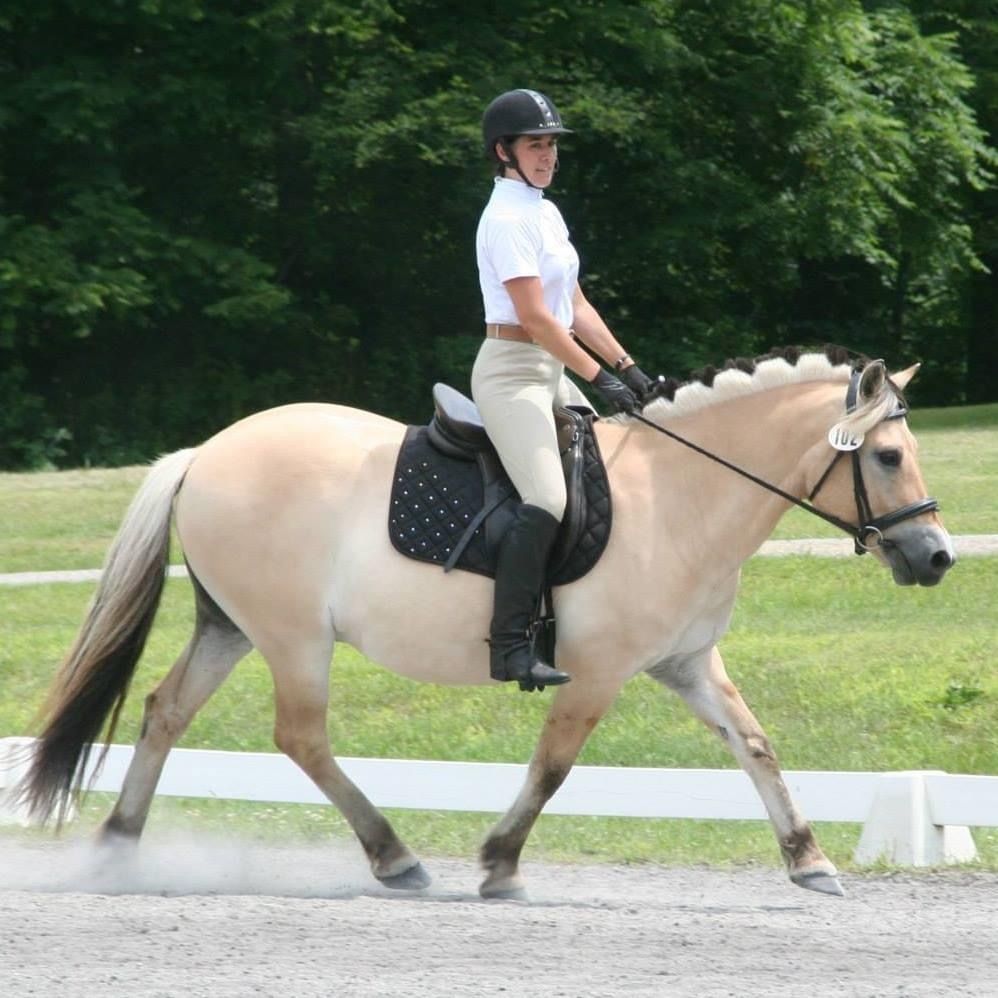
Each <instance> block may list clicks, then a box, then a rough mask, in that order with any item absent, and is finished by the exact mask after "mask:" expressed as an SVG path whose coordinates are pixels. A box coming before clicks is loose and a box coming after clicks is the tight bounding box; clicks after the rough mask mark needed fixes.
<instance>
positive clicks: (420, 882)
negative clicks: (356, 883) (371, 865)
mask: <svg viewBox="0 0 998 998" xmlns="http://www.w3.org/2000/svg"><path fill="white" fill-rule="evenodd" d="M378 880H380V881H381V883H382V884H384V886H385V887H390V888H391V889H392V890H393V891H421V890H422V889H423V888H424V887H429V886H430V883H431V882H432V880H433V878H432V877H431V876H430V875H429V874H428V873H427V872H426V867H425V866H423V864H422V863H416V865H415V866H410V867H409V869H408V870H403V871H402V873H396V874H395V875H394V876H393V877H378Z"/></svg>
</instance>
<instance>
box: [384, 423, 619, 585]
mask: <svg viewBox="0 0 998 998" xmlns="http://www.w3.org/2000/svg"><path fill="white" fill-rule="evenodd" d="M584 423H585V426H584V431H580V434H581V436H580V439H579V440H578V441H573V445H574V446H577V447H579V448H580V449H581V462H580V463H574V462H573V464H572V469H573V470H572V477H571V478H570V479H569V480H568V483H567V484H568V487H569V500H568V505H567V509H566V516H565V519H564V520H563V521H562V525H561V530H560V532H559V535H558V539H557V540H556V541H555V546H554V549H553V551H552V554H551V559H550V561H549V564H548V584H549V585H552V586H555V585H557V586H561V585H567V584H568V583H569V582H574V581H576V580H577V579H579V578H581V577H582V576H583V575H585V574H586V573H587V572H588V571H589V570H590V569H591V568H592V567H593V565H595V564H596V562H597V561H598V560H599V557H600V555H601V554H602V553H603V549H604V548H605V547H606V543H607V540H608V539H609V536H610V526H611V519H612V511H611V502H610V484H609V482H608V481H607V477H606V469H605V467H604V465H603V458H602V455H601V454H600V451H599V444H598V443H597V441H596V435H595V434H594V433H593V431H592V421H591V420H585V421H584ZM576 456H577V457H578V456H579V455H576ZM565 457H566V466H568V455H567V454H566V455H565ZM519 502H520V497H519V495H518V494H517V492H516V490H515V489H514V488H513V485H512V483H511V482H510V480H509V478H508V477H507V476H506V474H505V472H504V471H503V470H502V466H501V464H500V463H499V461H498V459H497V458H496V455H495V451H484V452H482V453H481V454H479V455H478V457H477V459H476V460H467V459H460V458H457V457H452V456H450V455H447V454H443V453H441V452H440V451H439V450H437V449H436V448H435V447H434V446H433V445H432V443H430V440H429V433H428V427H426V426H410V427H409V428H408V429H407V431H406V435H405V439H404V440H403V442H402V446H401V448H400V449H399V454H398V459H397V461H396V465H395V475H394V479H393V482H392V494H391V499H390V504H389V517H388V532H389V535H390V537H391V541H392V544H393V546H394V547H395V549H396V550H397V551H399V552H401V553H402V554H404V555H406V556H407V557H409V558H415V559H416V560H418V561H426V562H430V563H433V564H437V565H440V566H445V565H448V562H450V561H452V560H453V555H454V552H455V549H458V548H460V556H459V557H458V558H457V560H456V562H454V564H453V565H451V566H449V567H454V568H460V569H463V570H465V571H468V572H476V573H478V574H480V575H487V576H489V577H490V578H495V564H496V559H495V555H496V549H497V547H498V543H499V540H500V538H501V536H502V534H503V532H504V530H505V528H506V527H507V526H508V524H509V521H510V519H511V518H512V515H513V511H514V510H515V508H516V506H517V505H518V504H519ZM486 504H488V505H489V507H491V508H490V510H489V511H488V513H487V515H486V516H484V518H483V517H482V516H481V513H482V510H483V507H484V506H486ZM476 518H477V519H478V520H479V522H478V523H477V524H476V523H475V521H476ZM466 535H467V536H466Z"/></svg>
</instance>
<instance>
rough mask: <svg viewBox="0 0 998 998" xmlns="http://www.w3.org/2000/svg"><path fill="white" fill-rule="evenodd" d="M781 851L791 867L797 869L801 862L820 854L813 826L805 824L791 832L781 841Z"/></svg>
mask: <svg viewBox="0 0 998 998" xmlns="http://www.w3.org/2000/svg"><path fill="white" fill-rule="evenodd" d="M780 849H781V851H782V852H783V855H784V857H785V858H786V860H787V862H788V863H789V864H790V866H791V867H797V866H799V865H800V864H801V862H802V861H803V860H804V859H805V858H808V857H812V856H813V855H814V854H816V853H819V850H818V847H817V843H816V842H815V840H814V833H813V832H812V831H811V826H810V825H807V824H804V825H801V826H799V827H797V828H794V829H792V830H791V831H790V833H789V834H788V835H785V836H783V838H781V839H780Z"/></svg>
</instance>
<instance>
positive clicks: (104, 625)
mask: <svg viewBox="0 0 998 998" xmlns="http://www.w3.org/2000/svg"><path fill="white" fill-rule="evenodd" d="M195 453H196V449H189V450H181V451H177V452H175V453H173V454H168V455H166V456H165V457H162V458H160V460H159V461H157V462H156V464H154V465H153V467H152V468H151V469H150V470H149V473H148V475H147V476H146V478H145V481H143V483H142V485H141V486H140V488H139V491H138V492H137V493H136V495H135V498H134V499H133V500H132V503H131V505H130V506H129V507H128V512H127V513H126V514H125V518H124V520H123V521H122V524H121V527H120V528H119V530H118V534H117V536H116V537H115V539H114V541H113V543H112V544H111V548H110V550H109V551H108V553H107V558H106V559H105V562H104V568H103V570H102V572H101V578H100V583H99V584H98V586H97V592H96V593H95V594H94V598H93V601H92V602H91V604H90V608H89V610H88V611H87V616H86V619H85V620H84V622H83V626H82V627H81V628H80V631H79V633H78V634H77V636H76V641H75V642H74V644H73V647H72V648H71V649H70V651H69V653H68V654H67V655H66V658H65V659H64V660H63V663H62V665H61V667H60V669H59V673H58V675H57V676H56V679H55V682H54V683H53V684H52V688H51V690H50V691H49V695H48V700H47V701H46V703H45V706H44V707H43V708H42V711H41V715H40V718H39V721H38V724H39V726H40V728H41V733H40V735H39V737H38V739H37V741H36V742H35V743H34V745H33V748H32V757H31V762H30V765H29V767H28V771H27V774H26V775H25V777H24V779H23V780H22V781H21V783H20V784H19V786H18V788H17V791H16V793H17V796H18V798H19V799H20V800H21V801H22V802H23V803H24V804H26V805H27V807H28V810H29V812H30V814H31V816H32V817H33V818H35V819H37V820H39V821H41V822H45V821H47V820H48V819H49V818H51V817H52V815H53V813H54V814H55V815H56V821H57V823H61V822H62V821H63V819H64V818H65V816H66V812H67V809H68V807H69V805H70V802H71V801H72V800H73V799H74V798H76V797H78V796H79V793H80V790H81V788H82V784H83V777H84V773H85V771H86V767H87V761H88V759H89V757H90V750H91V749H92V747H93V743H94V742H95V741H97V739H98V737H99V736H100V733H101V729H102V728H103V727H104V722H105V721H106V720H107V717H108V715H109V714H110V715H111V723H110V725H109V727H108V730H107V736H106V742H107V743H108V744H110V742H111V739H112V737H113V735H114V730H115V727H116V726H117V723H118V716H119V714H120V713H121V708H122V705H123V704H124V702H125V697H126V696H127V694H128V685H129V683H130V682H131V678H132V674H133V673H134V671H135V666H136V664H137V663H138V661H139V657H140V656H141V654H142V649H143V648H144V647H145V643H146V638H147V637H148V635H149V629H150V628H151V627H152V622H153V618H154V617H155V616H156V609H157V607H158V606H159V601H160V598H161V596H162V594H163V585H164V583H165V581H166V573H167V568H168V562H169V555H170V521H171V519H172V513H173V498H174V496H175V495H176V494H177V491H178V490H179V488H180V485H181V483H182V482H183V480H184V476H185V475H186V474H187V470H188V468H189V467H190V465H191V462H192V461H193V460H194V455H195ZM106 752H107V747H106V746H105V749H104V752H103V753H102V754H101V756H100V759H99V760H98V768H99V767H100V764H101V763H102V762H103V761H104V755H105V754H106Z"/></svg>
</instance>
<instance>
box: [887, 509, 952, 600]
mask: <svg viewBox="0 0 998 998" xmlns="http://www.w3.org/2000/svg"><path fill="white" fill-rule="evenodd" d="M878 551H879V553H880V554H881V555H882V556H883V558H884V560H885V561H886V562H887V564H888V565H889V566H890V569H891V572H892V574H893V576H894V581H895V582H896V583H897V584H898V585H899V586H915V585H918V586H935V585H938V584H939V583H940V582H941V581H942V578H943V576H944V575H945V574H946V573H947V572H948V571H949V570H950V569H951V568H952V567H953V565H955V564H956V552H955V551H954V550H953V541H952V540H951V539H950V535H949V534H948V533H947V532H946V531H945V530H943V529H942V527H937V526H918V525H914V524H901V525H899V526H898V527H896V528H895V529H894V530H892V531H891V532H890V537H889V538H885V540H884V543H883V545H881V546H880V547H879V548H878Z"/></svg>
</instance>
